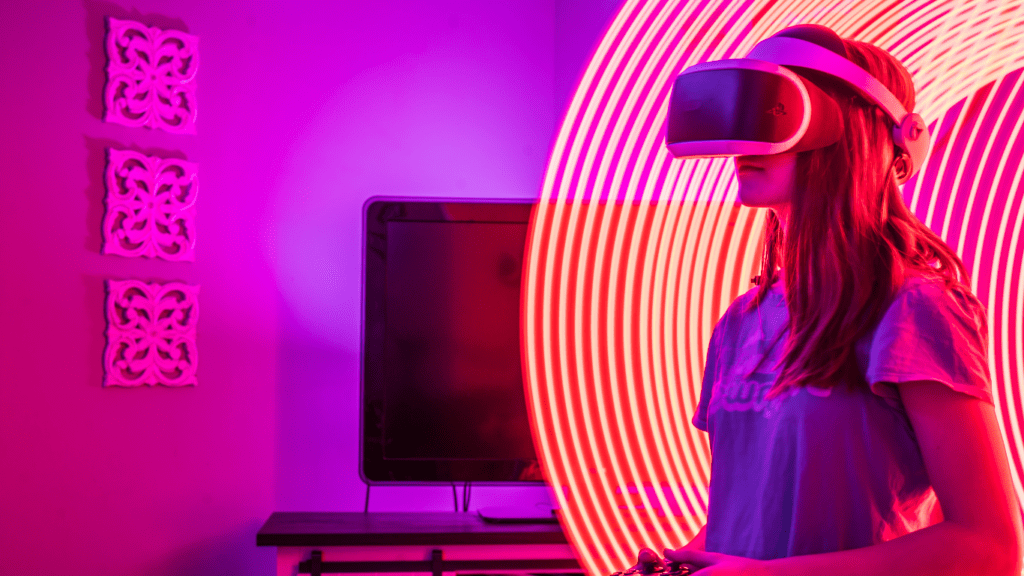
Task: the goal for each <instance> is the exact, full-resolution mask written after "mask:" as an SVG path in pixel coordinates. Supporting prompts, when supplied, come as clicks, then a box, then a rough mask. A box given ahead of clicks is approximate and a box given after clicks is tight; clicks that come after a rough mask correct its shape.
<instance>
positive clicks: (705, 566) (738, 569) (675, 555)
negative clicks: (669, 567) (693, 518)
mask: <svg viewBox="0 0 1024 576" xmlns="http://www.w3.org/2000/svg"><path fill="white" fill-rule="evenodd" d="M662 554H663V555H664V556H665V558H666V559H668V560H674V561H676V562H680V563H682V564H688V565H690V566H693V567H694V568H696V570H694V572H693V574H694V575H695V576H769V575H770V573H769V572H768V569H767V568H765V565H764V562H761V561H760V560H751V559H750V558H744V557H742V556H730V555H728V554H717V553H715V552H704V551H702V550H694V549H692V548H688V547H686V546H684V547H682V548H678V549H676V550H670V549H667V548H666V549H665V551H664V552H662Z"/></svg>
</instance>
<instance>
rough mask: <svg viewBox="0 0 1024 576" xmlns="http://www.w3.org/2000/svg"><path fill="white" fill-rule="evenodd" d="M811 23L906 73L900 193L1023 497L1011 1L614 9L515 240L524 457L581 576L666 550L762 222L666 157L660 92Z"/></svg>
mask: <svg viewBox="0 0 1024 576" xmlns="http://www.w3.org/2000/svg"><path fill="white" fill-rule="evenodd" d="M796 23H818V24H823V25H825V26H829V27H830V28H832V29H834V30H836V31H837V32H838V33H839V34H840V35H841V36H844V37H852V38H856V39H858V40H863V41H867V42H871V43H873V44H876V45H879V46H882V47H884V48H886V49H888V50H889V51H890V52H892V53H893V55H895V56H896V57H897V58H899V59H900V60H901V61H902V62H903V63H904V64H905V65H906V66H907V68H908V69H909V70H910V71H911V73H912V74H913V75H914V78H915V83H916V85H917V88H918V99H917V107H916V111H917V112H918V113H920V114H921V115H922V116H923V117H924V118H926V119H929V120H930V121H931V122H932V124H931V129H932V133H933V149H932V151H931V154H930V156H929V160H928V161H927V162H926V163H925V164H924V166H923V167H922V170H921V172H920V173H919V174H918V175H917V176H916V177H915V178H914V179H912V180H911V181H910V182H908V183H907V185H906V186H905V187H904V195H905V197H906V198H907V200H908V203H909V205H910V207H911V209H913V210H914V211H915V213H916V214H917V215H918V217H919V218H921V220H922V221H924V222H925V223H926V224H927V225H929V226H930V227H931V228H932V229H933V230H935V231H936V232H938V233H940V234H941V235H942V237H943V238H945V239H946V241H947V242H948V243H949V244H950V245H951V246H953V247H954V248H955V249H956V250H957V251H958V253H959V254H960V255H961V257H962V258H963V259H964V262H965V264H966V265H967V266H968V268H969V269H970V270H971V272H972V277H973V281H974V289H975V291H976V293H977V294H978V296H979V298H981V300H982V302H984V303H986V305H987V306H988V312H989V325H990V334H989V347H990V354H991V356H990V365H991V369H992V377H993V385H994V389H995V395H996V407H997V413H998V415H999V419H1000V425H1001V426H1002V429H1003V432H1004V439H1005V441H1006V446H1007V448H1008V451H1009V453H1010V455H1011V459H1012V467H1013V472H1014V482H1015V484H1016V489H1017V493H1018V497H1020V498H1022V499H1024V490H1022V485H1021V478H1024V433H1022V428H1024V398H1022V396H1024V390H1022V383H1024V320H1022V311H1024V282H1021V280H1020V278H1019V271H1020V269H1021V268H1022V264H1024V241H1022V238H1021V236H1022V230H1024V207H1022V203H1024V193H1022V192H1020V183H1021V179H1022V178H1024V138H1021V132H1022V128H1024V110H1022V108H1024V90H1022V86H1024V76H1022V74H1021V67H1022V65H1024V49H1022V48H1021V46H1022V40H1024V8H1022V6H1021V5H1019V4H1012V5H1009V4H1007V3H1006V2H1005V1H1003V0H995V1H962V2H948V1H947V2H942V1H938V2H936V1H933V0H910V1H903V0H901V1H893V2H876V1H866V0H865V1H858V0H852V1H841V2H833V3H822V2H820V1H819V0H781V1H764V0H754V1H753V2H749V1H748V2H717V1H708V0H704V1H695V2H683V1H679V0H661V1H649V2H640V1H636V0H632V1H627V2H626V3H625V4H624V6H623V7H622V8H621V10H620V12H619V13H618V15H617V17H616V18H615V19H614V21H613V22H612V24H611V26H610V27H609V29H608V31H607V33H606V34H605V37H604V39H603V40H602V42H601V43H600V45H599V46H598V48H597V50H596V51H595V54H594V56H593V58H592V60H591V62H590V64H589V66H588V68H587V70H586V72H585V74H584V77H583V79H582V81H581V82H580V85H579V87H578V89H577V92H576V95H575V97H574V99H573V101H572V103H571V105H570V107H569V110H568V112H567V114H566V117H565V120H564V122H563V124H562V127H561V130H560V132H559V134H558V137H557V140H556V144H555V146H554V149H553V152H552V155H551V158H550V162H549V165H548V170H547V173H546V176H545V180H544V185H543V190H542V195H541V201H540V203H539V206H538V209H537V211H536V214H535V216H534V221H533V224H532V229H531V234H530V240H529V243H528V247H527V267H526V271H527V277H526V280H525V290H524V302H523V326H524V331H523V350H524V358H525V363H524V367H525V370H526V379H527V399H528V405H529V409H530V412H531V417H532V420H533V426H534V434H535V438H536V440H537V448H538V452H539V454H540V458H541V461H542V464H543V467H544V470H545V473H546V475H547V478H548V480H549V482H551V484H552V485H553V486H555V487H556V488H557V489H556V490H555V494H556V497H557V499H558V504H559V506H560V507H561V508H562V511H563V526H564V528H565V529H566V532H567V534H568V536H569V538H570V540H571V541H572V543H573V544H574V546H575V548H576V550H577V553H578V554H579V556H580V559H581V561H582V563H583V565H584V566H585V567H586V569H587V570H588V572H590V573H591V574H608V573H611V572H613V571H615V570H619V569H621V568H623V567H625V566H628V565H630V564H631V563H632V562H633V561H634V558H635V554H636V551H637V550H638V549H639V548H640V547H643V546H650V547H653V548H655V549H656V550H660V549H661V547H662V546H678V545H681V544H682V543H685V542H686V541H687V540H688V539H689V538H690V537H692V536H693V534H694V533H695V532H696V530H697V529H699V527H700V526H701V525H702V524H703V522H704V520H705V518H706V512H707V485H708V474H709V471H710V451H709V449H708V445H707V442H706V439H705V438H704V436H703V435H702V434H700V433H699V432H698V431H697V430H695V429H694V428H692V427H691V426H690V423H689V419H690V417H691V415H692V414H693V412H694V409H695V407H696V404H697V397H698V394H699V391H700V379H701V375H702V373H703V368H704V366H703V363H704V356H705V352H706V350H707V345H708V340H709V338H710V333H711V328H712V327H713V326H714V323H715V322H716V321H717V319H718V318H719V317H720V316H721V314H722V313H723V312H724V310H725V308H726V307H727V306H728V304H729V303H730V302H731V301H732V300H733V299H734V298H735V297H736V296H738V295H739V294H740V293H742V292H744V291H746V290H747V289H748V288H749V286H750V284H749V279H750V277H751V276H752V275H753V274H754V273H755V272H756V269H757V264H758V258H759V254H760V253H759V250H760V243H761V238H760V237H759V232H760V229H761V225H762V223H763V213H762V212H761V211H757V210H752V209H748V208H745V207H742V206H739V205H738V204H737V201H736V187H735V179H734V178H733V172H732V167H731V163H729V162H727V161H725V160H722V159H713V160H710V159H703V160H686V161H680V160H674V159H672V158H671V157H670V156H669V155H668V153H667V151H666V150H665V147H664V132H663V125H664V119H665V113H666V108H667V101H668V95H669V87H670V83H671V80H672V79H673V78H674V77H675V76H676V75H677V74H678V73H679V72H680V71H682V70H683V69H684V68H686V67H687V66H690V65H692V64H696V63H698V62H704V61H708V60H717V59H721V58H733V57H741V56H743V55H745V54H746V53H747V52H748V51H749V50H750V49H751V48H752V47H753V45H754V44H755V43H756V42H757V41H759V40H761V39H762V38H765V37H767V36H770V35H771V34H773V33H774V32H776V31H778V30H780V29H782V28H785V27H786V26H789V25H792V24H796Z"/></svg>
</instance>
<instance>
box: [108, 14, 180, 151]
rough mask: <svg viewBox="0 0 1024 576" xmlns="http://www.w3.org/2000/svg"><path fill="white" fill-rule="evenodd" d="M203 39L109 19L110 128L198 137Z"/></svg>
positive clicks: (173, 31)
mask: <svg viewBox="0 0 1024 576" xmlns="http://www.w3.org/2000/svg"><path fill="white" fill-rule="evenodd" d="M198 68H199V37H198V36H193V35H191V34H185V33H184V32H179V31H177V30H161V29H159V28H149V27H147V26H144V25H142V24H140V23H138V22H132V21H131V20H117V19H115V18H108V29H107V86H106V89H105V90H104V103H105V104H106V107H107V110H106V116H105V118H104V119H105V120H106V121H107V122H116V123H118V124H124V125H125V126H147V127H149V128H160V129H162V130H166V131H167V132H173V133H175V134H195V132H196V124H195V122H196V70H198Z"/></svg>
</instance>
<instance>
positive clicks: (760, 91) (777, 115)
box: [665, 25, 930, 180]
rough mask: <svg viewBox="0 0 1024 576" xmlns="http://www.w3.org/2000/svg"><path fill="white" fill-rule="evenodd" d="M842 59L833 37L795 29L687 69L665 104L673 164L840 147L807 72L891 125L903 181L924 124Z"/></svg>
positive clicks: (832, 115)
mask: <svg viewBox="0 0 1024 576" xmlns="http://www.w3.org/2000/svg"><path fill="white" fill-rule="evenodd" d="M826 45H827V46H830V47H831V48H826V47H824V46H826ZM839 50H841V51H842V53H839V52H838V51H839ZM845 52H846V49H845V47H844V46H843V44H842V40H840V39H839V36H837V35H836V34H835V32H833V31H831V30H829V29H828V28H825V27H823V26H815V25H801V26H794V27H792V28H787V29H786V30H783V31H782V32H779V33H778V34H776V35H775V36H772V37H770V38H766V39H765V40H762V41H761V42H759V43H758V44H757V45H756V46H754V49H753V50H751V51H750V54H748V55H747V57H746V58H740V59H733V60H717V61H714V62H705V63H703V64H697V65H694V66H691V67H689V68H687V69H686V70H684V71H683V72H682V74H680V75H679V76H678V77H677V78H676V81H675V84H674V85H673V87H672V94H671V97H670V99H669V112H668V125H667V130H666V138H665V140H666V144H667V145H668V149H669V151H670V152H671V153H672V154H673V155H674V156H675V157H677V158H695V157H711V156H741V155H743V156H745V155H765V154H779V153H782V152H801V151H804V150H813V149H816V148H823V147H825V146H829V145H831V144H834V143H836V142H838V141H839V138H840V137H841V136H842V134H843V129H844V123H843V118H842V113H841V111H840V108H839V105H838V104H837V103H836V102H835V101H834V100H833V99H832V98H831V97H830V96H829V95H828V94H826V93H825V92H824V91H822V90H821V89H820V88H819V87H818V86H816V85H815V84H814V82H812V81H811V80H809V79H808V78H806V77H804V76H802V75H801V72H803V71H805V70H812V71H815V72H818V73H821V74H826V75H828V76H830V77H832V78H836V79H839V80H841V81H843V82H844V83H845V84H846V85H848V86H849V87H850V88H852V89H853V90H854V91H856V92H857V93H859V94H860V95H861V96H862V97H864V98H865V99H866V100H868V101H869V102H873V103H875V104H877V105H878V106H879V107H880V108H881V109H882V110H884V111H885V113H886V114H887V115H888V116H889V117H890V118H891V119H892V120H893V122H894V123H895V126H894V127H893V141H894V143H895V144H896V146H897V148H899V151H897V154H898V155H899V154H902V155H901V156H898V157H897V161H902V162H904V163H905V164H906V166H905V169H904V170H903V171H904V173H905V174H904V176H905V177H904V178H903V180H905V179H906V178H909V177H910V176H912V175H913V174H914V173H916V172H917V171H918V169H919V168H920V167H921V165H922V164H923V163H924V159H925V157H926V156H927V154H928V145H929V142H930V136H929V134H928V127H927V125H926V124H925V123H924V119H922V118H921V116H920V115H918V114H914V113H908V112H907V110H906V109H905V108H904V107H903V104H902V103H900V101H899V99H897V98H896V96H894V95H893V94H892V92H890V91H889V90H888V89H887V88H886V87H885V86H884V85H882V83H881V82H879V81H878V80H877V79H875V78H874V77H873V76H872V75H871V74H868V73H867V72H866V71H865V70H864V69H863V68H861V67H860V66H857V65H856V64H854V63H853V62H851V61H850V60H849V59H847V58H846V57H845V56H844V54H845ZM804 73H805V74H806V72H804Z"/></svg>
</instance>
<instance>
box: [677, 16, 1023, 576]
mask: <svg viewBox="0 0 1024 576" xmlns="http://www.w3.org/2000/svg"><path fill="white" fill-rule="evenodd" d="M788 33H789V34H790V35H792V36H794V37H798V38H802V39H808V40H810V41H814V42H815V43H817V44H819V45H823V46H825V47H826V48H829V49H831V50H832V51H833V52H836V53H839V54H840V55H843V56H845V57H846V58H848V59H849V60H851V61H852V62H854V63H855V64H857V65H859V66H860V67H861V68H864V69H865V70H867V71H868V72H869V73H870V74H871V75H873V76H874V77H875V78H877V79H878V80H879V81H880V82H882V83H883V84H884V85H885V86H886V87H887V88H888V89H889V90H890V91H891V92H892V93H893V94H894V95H895V96H896V97H897V98H898V99H900V100H901V101H902V103H903V105H904V106H905V107H906V109H907V110H911V111H912V110H913V107H914V88H913V83H912V81H911V78H910V75H909V74H908V72H907V71H906V70H905V69H904V67H903V66H902V65H901V64H900V63H899V62H898V61H897V60H896V59H895V58H893V57H892V56H891V55H890V54H888V53H887V52H885V51H884V50H881V49H879V48H877V47H875V46H872V45H869V44H865V43H861V42H856V41H852V40H845V39H840V38H839V37H838V36H835V34H834V33H833V32H832V31H831V30H828V29H827V28H821V27H817V26H801V27H796V28H792V29H789V30H788ZM809 79H810V80H811V81H813V82H814V83H815V84H816V85H818V86H819V87H820V88H822V89H823V90H824V91H825V92H826V93H827V94H829V95H830V96H831V97H832V98H833V99H835V100H836V101H837V102H838V103H839V106H840V109H841V110H842V112H843V118H844V122H845V130H844V133H843V136H842V138H841V139H840V140H839V141H838V142H837V143H835V144H833V145H830V146H827V147H825V148H819V149H816V150H810V151H805V152H799V153H795V154H785V153H784V154H778V155H773V156H740V157H738V158H737V159H736V168H737V178H738V180H739V196H740V200H741V201H742V203H743V204H745V205H747V206H756V207H764V208H767V209H768V214H767V223H766V226H765V238H766V241H765V248H764V253H763V257H762V265H761V275H760V276H759V277H758V285H757V286H756V287H755V288H753V289H751V290H750V291H749V292H747V293H746V294H744V295H742V296H740V297H739V298H737V299H736V301H734V302H733V304H732V305H731V306H730V307H729V309H728V311H727V312H726V313H725V315H724V316H723V317H722V318H721V320H720V321H719V322H718V324H717V325H716V326H715V330H714V332H713V334H712V337H711V343H710V346H709V350H708V359H707V363H706V367H705V373H704V380H703V388H702V392H701V400H700V403H699V406H698V408H697V413H696V414H695V415H694V416H693V424H694V426H696V427H697V428H700V429H701V430H705V431H707V432H708V435H709V441H710V445H711V450H712V467H711V486H710V489H709V494H710V500H709V504H708V520H707V524H706V526H705V527H704V528H703V529H701V531H700V532H699V533H698V535H697V537H696V538H694V540H693V541H691V542H690V543H689V544H687V545H686V546H684V547H682V548H679V549H677V550H666V551H665V555H666V557H667V558H669V559H671V560H676V561H679V562H683V563H687V564H690V565H692V566H694V567H696V568H697V571H696V572H695V573H696V574H698V575H701V576H725V575H731V574H743V575H761V574H764V575H769V574H771V575H816V576H817V575H823V574H827V575H828V576H847V575H849V576H868V575H874V574H879V575H880V574H893V575H899V576H916V575H921V576H925V575H927V576H937V575H943V574H949V575H954V574H955V575H957V576H966V575H968V574H978V575H982V574H984V575H989V576H992V575H1007V576H1009V575H1011V574H1012V575H1014V576H1017V575H1019V574H1021V569H1022V564H1021V554H1022V549H1024V548H1022V536H1021V534H1022V532H1021V510H1020V507H1019V503H1018V502H1017V498H1016V495H1015V493H1014V488H1013V485H1012V480H1011V476H1010V469H1009V464H1008V461H1007V456H1006V452H1005V449H1004V446H1003V442H1002V437H1001V434H1000V430H999V427H998V424H997V420H996V414H995V411H994V407H993V399H992V389H991V384H990V381H989V374H988V351H987V349H986V346H987V342H986V339H987V333H988V332H987V326H986V319H985V310H984V308H983V307H982V305H981V303H980V302H979V301H978V299H977V298H976V297H975V296H974V295H973V294H972V293H971V289H970V287H969V282H970V281H969V279H968V275H967V271H966V269H965V268H964V265H963V263H962V262H961V261H960V259H959V258H958V257H957V255H956V254H955V253H954V252H953V251H952V250H951V249H950V248H949V247H948V246H947V245H946V244H945V243H944V242H943V241H942V239H940V238H939V237H938V236H937V235H936V234H934V233H933V232H932V231H930V230H929V229H928V228H927V227H926V226H924V225H923V224H922V223H921V222H920V221H919V220H918V219H917V218H916V217H915V216H914V215H913V213H911V212H910V210H909V209H908V208H907V206H906V205H905V204H904V202H903V198H902V196H901V192H900V189H899V188H898V187H897V185H898V183H902V181H904V180H905V179H906V177H907V174H906V166H905V165H904V164H903V162H902V161H901V158H900V156H899V152H900V151H899V150H898V149H895V148H894V143H893V138H892V121H891V120H890V119H889V118H888V116H887V115H885V114H884V113H883V112H882V111H881V109H879V108H878V107H877V106H875V105H874V104H872V103H870V102H868V101H867V100H865V99H864V98H862V97H861V96H859V95H857V94H856V93H855V92H854V91H852V90H851V89H850V88H849V87H847V86H846V85H845V84H843V83H842V82H841V81H839V80H832V79H830V77H828V76H826V75H824V74H820V75H813V76H809Z"/></svg>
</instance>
